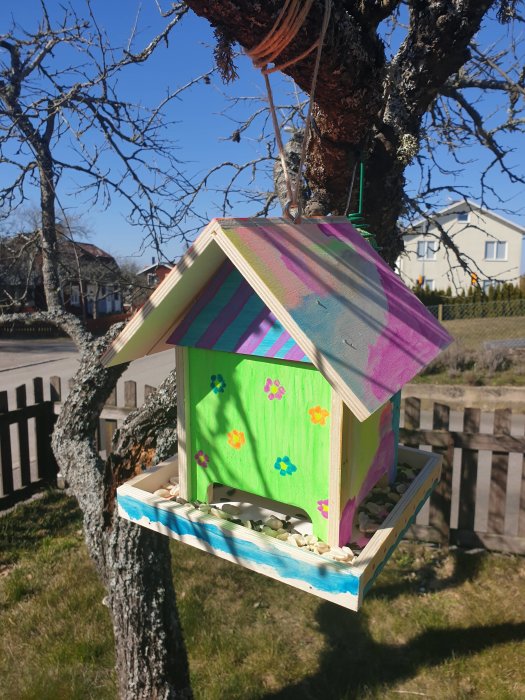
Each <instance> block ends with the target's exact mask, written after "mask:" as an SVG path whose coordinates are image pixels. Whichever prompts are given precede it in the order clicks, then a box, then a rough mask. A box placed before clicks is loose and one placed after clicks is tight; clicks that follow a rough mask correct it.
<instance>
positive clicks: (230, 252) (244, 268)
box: [211, 220, 371, 421]
mask: <svg viewBox="0 0 525 700" xmlns="http://www.w3.org/2000/svg"><path fill="white" fill-rule="evenodd" d="M316 223H319V220H316ZM211 235H212V237H214V238H215V240H216V241H217V243H218V244H219V246H220V247H221V248H222V250H223V251H224V253H225V254H226V255H227V257H228V258H229V259H230V260H231V261H232V262H233V263H234V265H235V267H236V268H237V269H238V270H239V272H240V273H241V275H242V276H243V277H244V278H245V279H246V280H247V281H248V282H249V283H250V285H251V286H252V287H253V289H254V290H255V293H256V294H258V295H259V297H260V298H261V299H262V300H263V301H264V303H265V304H266V306H267V307H268V308H269V309H270V310H271V311H272V313H273V314H274V315H275V316H276V318H277V320H278V321H279V322H280V323H281V325H282V326H283V328H284V329H285V330H287V331H288V333H289V334H290V335H291V337H292V338H293V339H294V340H295V342H296V343H297V345H298V346H299V347H300V348H301V350H302V351H303V352H304V354H305V355H306V356H307V357H308V359H309V360H310V362H311V363H312V364H313V365H314V366H315V367H317V369H318V370H319V371H320V372H321V374H322V375H323V376H324V378H325V379H326V380H327V382H328V383H329V384H330V385H331V386H332V388H333V389H334V391H336V392H337V393H338V394H339V395H340V397H341V398H342V399H343V401H344V402H345V404H346V405H347V406H348V408H350V410H351V411H352V413H353V414H354V415H355V416H357V418H358V419H359V420H360V421H363V420H365V419H366V418H368V417H369V416H370V415H371V413H370V411H369V410H368V409H367V408H366V406H365V405H364V404H363V403H362V402H361V401H360V400H359V399H358V398H357V396H356V395H355V394H354V393H353V392H352V391H351V390H350V388H349V387H348V386H347V385H346V384H345V382H344V381H343V380H342V379H341V377H340V376H339V374H338V373H337V372H336V371H335V369H334V368H333V367H332V365H331V364H330V363H329V362H328V360H327V359H326V357H325V356H324V355H323V354H322V353H321V352H320V351H319V349H318V348H317V347H316V345H314V343H313V342H312V341H311V340H310V338H309V337H308V336H307V335H306V334H305V333H304V331H302V330H301V328H300V327H299V326H298V325H297V323H296V322H295V321H294V320H293V318H291V317H290V314H289V313H288V311H287V310H286V309H285V308H284V306H283V305H282V304H281V303H280V301H279V300H278V299H277V297H276V296H275V295H274V294H273V292H272V291H271V290H270V289H269V288H268V287H267V286H266V285H265V284H264V282H263V281H262V280H261V278H260V277H259V275H257V273H256V272H255V271H254V270H253V268H252V267H251V266H250V264H249V263H248V262H247V261H246V260H245V259H244V257H243V256H242V255H241V254H240V253H239V252H238V250H237V249H236V248H235V246H234V245H233V244H232V243H231V242H230V240H229V239H228V237H227V236H226V234H225V233H224V232H223V231H222V229H220V228H218V229H217V230H216V231H212V232H211Z"/></svg>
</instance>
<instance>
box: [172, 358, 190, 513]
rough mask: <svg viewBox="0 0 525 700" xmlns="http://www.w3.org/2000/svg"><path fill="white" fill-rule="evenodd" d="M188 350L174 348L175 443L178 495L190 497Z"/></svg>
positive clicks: (187, 498)
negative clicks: (176, 450)
mask: <svg viewBox="0 0 525 700" xmlns="http://www.w3.org/2000/svg"><path fill="white" fill-rule="evenodd" d="M188 362H189V360H188V350H187V348H183V347H181V346H179V345H177V347H176V348H175V366H176V368H177V444H178V454H179V485H180V495H181V496H182V498H185V499H186V500H189V499H190V474H189V469H188V461H189V456H188V450H189V449H190V420H189V419H190V417H189V414H188V412H187V411H186V407H188V408H189V401H188V397H189V386H188Z"/></svg>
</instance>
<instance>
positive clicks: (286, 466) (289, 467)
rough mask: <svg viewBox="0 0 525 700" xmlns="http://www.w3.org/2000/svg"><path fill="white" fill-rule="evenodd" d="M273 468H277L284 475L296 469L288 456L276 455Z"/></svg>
mask: <svg viewBox="0 0 525 700" xmlns="http://www.w3.org/2000/svg"><path fill="white" fill-rule="evenodd" d="M273 468H274V469H277V471H278V472H279V474H280V475H281V476H286V475H287V474H293V473H294V472H296V471H297V467H296V466H295V464H292V461H291V459H290V457H277V459H276V460H275V464H274V465H273Z"/></svg>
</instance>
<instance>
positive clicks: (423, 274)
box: [397, 200, 525, 291]
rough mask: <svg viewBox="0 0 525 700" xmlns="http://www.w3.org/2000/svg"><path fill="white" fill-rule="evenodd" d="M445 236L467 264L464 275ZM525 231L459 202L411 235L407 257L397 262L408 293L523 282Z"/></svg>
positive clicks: (416, 227) (421, 223)
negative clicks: (409, 289) (417, 288)
mask: <svg viewBox="0 0 525 700" xmlns="http://www.w3.org/2000/svg"><path fill="white" fill-rule="evenodd" d="M443 232H445V233H446V235H447V236H449V237H450V239H451V241H452V242H453V243H454V244H455V245H456V246H457V248H458V249H459V251H460V252H461V255H462V256H463V258H464V259H465V260H466V261H467V263H468V266H469V270H470V272H465V271H464V270H463V268H462V267H461V266H460V265H459V263H458V260H457V258H456V256H455V254H454V253H453V251H451V250H450V249H447V247H446V245H445V244H444V242H443ZM524 235H525V227H523V226H520V225H518V224H515V223H514V222H512V221H509V220H508V219H506V218H504V217H502V216H500V215H499V214H495V213H494V212H491V211H489V210H487V209H484V208H483V207H480V206H479V205H478V204H476V203H475V202H472V201H467V202H465V201H464V200H462V201H460V202H454V204H451V205H450V206H448V207H446V208H445V209H442V210H441V211H438V212H437V213H436V214H433V215H432V216H431V217H430V218H429V219H428V220H426V219H421V220H420V221H417V222H416V223H415V224H413V226H411V227H410V229H408V230H407V232H406V234H405V236H404V241H405V253H404V254H403V255H402V256H400V257H399V259H398V261H397V269H398V272H399V274H400V276H401V278H402V279H403V281H404V282H405V284H407V285H408V286H409V287H412V286H414V285H417V284H419V285H421V286H423V287H427V288H428V289H446V288H447V287H451V288H452V290H453V291H460V290H462V289H464V290H465V291H467V290H468V288H469V287H470V286H471V285H473V284H480V285H481V286H482V287H483V289H488V288H489V287H490V286H491V285H496V284H501V283H503V282H511V283H513V284H516V283H517V282H518V280H519V276H520V261H521V256H522V246H523V236H524Z"/></svg>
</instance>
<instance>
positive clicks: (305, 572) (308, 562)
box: [117, 447, 441, 610]
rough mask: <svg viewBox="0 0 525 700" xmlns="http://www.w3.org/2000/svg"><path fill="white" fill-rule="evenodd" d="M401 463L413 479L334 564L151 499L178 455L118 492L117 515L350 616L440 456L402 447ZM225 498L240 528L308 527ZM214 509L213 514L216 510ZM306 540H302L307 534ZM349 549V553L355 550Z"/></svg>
mask: <svg viewBox="0 0 525 700" xmlns="http://www.w3.org/2000/svg"><path fill="white" fill-rule="evenodd" d="M399 464H400V467H401V465H403V466H405V467H408V471H409V472H410V473H411V475H412V480H411V481H410V483H409V485H408V487H407V488H406V491H405V492H404V493H403V494H402V495H400V498H399V501H398V502H397V503H396V504H395V506H394V507H393V508H392V510H391V511H390V513H389V514H388V515H387V516H386V518H385V519H384V521H383V522H382V523H381V524H379V526H378V528H377V530H376V532H375V533H374V534H373V535H372V536H371V538H370V539H369V540H368V543H367V544H366V545H365V546H364V548H363V549H362V550H361V551H360V552H359V553H356V556H355V557H354V558H353V560H352V561H336V560H334V559H333V558H331V557H330V554H329V553H325V554H323V555H321V554H319V553H316V552H314V551H310V550H309V549H308V548H307V547H298V546H292V544H291V543H289V542H287V541H284V540H281V539H277V538H276V537H271V536H269V535H268V534H265V533H263V532H258V531H256V530H254V529H249V527H246V526H244V525H243V524H240V523H239V522H237V523H235V522H231V520H226V519H223V517H219V516H218V515H217V514H213V513H207V512H203V511H202V510H199V509H198V508H196V507H195V506H194V505H193V504H191V503H186V504H185V503H178V502H176V501H174V500H167V499H165V498H162V497H161V496H157V495H155V494H154V491H156V490H157V489H159V488H160V487H161V486H162V485H163V484H166V482H168V481H169V480H170V479H172V480H173V481H174V480H175V479H176V477H177V475H178V460H177V457H173V458H172V459H170V460H168V461H166V462H163V463H162V464H159V465H158V466H156V467H154V468H152V469H149V470H147V471H145V472H144V473H143V474H141V475H140V476H137V477H135V478H133V479H131V480H130V481H128V482H127V483H126V484H123V485H122V486H120V487H119V488H118V490H117V503H118V510H119V515H120V516H121V517H123V518H126V519H127V520H130V521H131V522H135V523H138V524H139V525H142V526H144V527H148V528H150V529H151V530H155V531H157V532H160V533H162V534H164V535H168V536H169V537H173V539H176V540H180V541H181V542H184V543H185V544H189V545H191V546H193V547H197V548H198V549H202V550H204V551H205V552H210V553H213V554H215V555H217V556H219V557H222V558H223V559H227V560H228V561H232V562H235V563H236V564H240V565H241V566H244V567H246V568H248V569H252V570H253V571H257V572H258V573H261V574H264V575H266V576H269V577H270V578H274V579H276V580H278V581H282V582H284V583H287V584H289V585H291V586H294V587H295V588H299V589H301V590H303V591H307V592H309V593H312V594H314V595H316V596H318V597H320V598H324V599H325V600H329V601H331V602H333V603H337V604H338V605H341V606H343V607H345V608H349V609H350V610H359V608H360V607H361V605H362V602H363V598H364V596H365V594H366V593H367V592H368V590H369V589H370V586H371V585H372V583H373V582H374V580H375V578H376V577H377V575H378V574H379V573H380V571H381V569H382V568H383V566H384V565H385V563H386V562H387V561H388V559H389V558H390V556H391V554H392V553H393V551H394V549H395V547H396V545H397V544H398V542H399V541H400V540H401V539H402V537H403V535H404V534H405V532H406V530H407V529H408V527H409V526H410V525H411V524H412V522H413V521H414V519H415V517H416V515H417V513H418V512H419V510H420V509H421V507H422V506H423V504H424V503H425V501H426V500H427V498H428V497H429V495H430V493H431V492H432V490H433V489H434V488H435V486H436V484H437V483H438V481H439V477H440V473H441V456H440V455H437V454H433V453H431V452H423V451H420V450H414V449H411V448H408V447H400V448H399ZM226 494H230V496H231V499H232V500H233V499H234V498H239V500H240V501H241V502H239V503H238V506H239V508H240V510H241V511H242V513H243V515H240V516H239V517H240V518H243V517H244V518H245V520H244V522H246V521H247V520H248V517H250V518H252V517H254V515H253V514H254V512H255V513H258V514H260V515H261V516H262V517H263V518H264V517H266V516H267V515H268V514H275V515H276V516H277V517H281V518H286V517H287V520H288V521H290V520H291V519H293V518H294V517H295V521H294V523H293V524H294V527H297V530H298V531H299V532H301V527H302V528H303V529H304V528H305V527H306V528H307V527H308V525H307V523H305V522H302V521H301V517H300V514H297V513H296V514H295V515H293V514H294V512H295V511H294V510H293V509H291V510H290V511H289V512H288V513H287V512H286V508H285V507H284V506H282V505H279V504H275V508H274V509H273V511H272V510H270V511H268V502H265V503H258V502H257V499H255V498H253V499H252V501H251V503H249V504H248V503H245V502H244V501H245V498H244V497H245V494H243V495H242V497H241V496H239V494H238V493H234V492H232V491H230V490H224V491H223V492H222V493H221V492H220V491H219V492H215V497H216V498H217V500H218V501H221V502H222V503H221V505H223V504H224V500H225V498H228V496H226ZM221 496H222V498H221ZM250 509H251V510H250ZM254 509H255V510H254ZM204 510H206V508H205V507H204ZM213 511H214V512H215V513H217V512H218V511H217V509H215V508H214V509H213ZM247 513H249V515H246V514H247ZM255 517H257V516H255ZM305 534H306V536H307V530H306V531H305ZM351 547H352V549H353V545H351Z"/></svg>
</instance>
